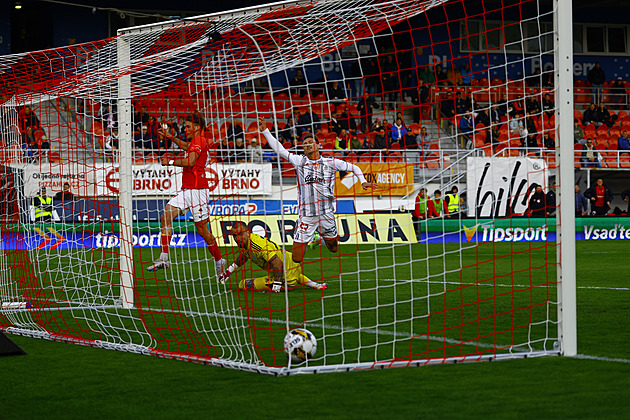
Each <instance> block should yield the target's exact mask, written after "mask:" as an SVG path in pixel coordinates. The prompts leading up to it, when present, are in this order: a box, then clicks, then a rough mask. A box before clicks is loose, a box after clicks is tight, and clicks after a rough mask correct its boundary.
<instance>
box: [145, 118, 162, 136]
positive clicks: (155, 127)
mask: <svg viewBox="0 0 630 420" xmlns="http://www.w3.org/2000/svg"><path fill="white" fill-rule="evenodd" d="M147 128H148V132H149V138H150V139H151V140H157V138H158V132H159V131H160V123H159V122H158V120H157V119H156V118H155V117H154V116H153V115H151V116H150V117H149V124H148V125H147Z"/></svg>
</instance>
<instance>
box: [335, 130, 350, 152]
mask: <svg viewBox="0 0 630 420" xmlns="http://www.w3.org/2000/svg"><path fill="white" fill-rule="evenodd" d="M348 140H350V135H349V134H348V132H347V131H346V129H345V128H342V129H341V131H340V132H339V135H338V136H337V138H336V139H335V149H336V150H346V149H348Z"/></svg>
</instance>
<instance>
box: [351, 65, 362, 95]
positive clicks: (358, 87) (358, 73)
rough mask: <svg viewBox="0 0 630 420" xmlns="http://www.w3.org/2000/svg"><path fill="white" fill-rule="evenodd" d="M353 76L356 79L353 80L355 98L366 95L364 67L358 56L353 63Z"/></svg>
mask: <svg viewBox="0 0 630 420" xmlns="http://www.w3.org/2000/svg"><path fill="white" fill-rule="evenodd" d="M350 71H351V73H350V74H351V76H352V78H353V79H354V80H353V82H352V87H353V90H352V96H353V97H355V98H361V97H363V95H365V86H364V85H363V69H362V68H361V58H357V59H356V60H355V61H354V63H352V69H351V70H350Z"/></svg>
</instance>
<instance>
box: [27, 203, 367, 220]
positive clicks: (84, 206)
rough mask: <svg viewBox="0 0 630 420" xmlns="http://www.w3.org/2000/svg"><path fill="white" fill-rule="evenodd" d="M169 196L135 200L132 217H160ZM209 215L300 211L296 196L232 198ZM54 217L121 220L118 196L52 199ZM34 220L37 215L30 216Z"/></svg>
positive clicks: (341, 206)
mask: <svg viewBox="0 0 630 420" xmlns="http://www.w3.org/2000/svg"><path fill="white" fill-rule="evenodd" d="M169 199H170V197H165V198H161V199H160V198H149V199H137V200H133V213H132V214H133V220H134V221H136V222H150V221H159V220H160V216H161V215H162V212H163V211H164V207H166V203H167V202H168V200H169ZM208 209H209V211H210V215H212V216H231V215H248V214H255V215H272V214H297V211H298V203H297V200H283V201H280V200H247V199H246V198H243V199H241V198H239V197H233V198H232V199H217V200H210V203H209V204H208ZM32 213H33V216H34V214H35V211H34V210H33V212H32ZM337 213H340V214H354V213H355V208H354V201H353V200H337ZM53 219H54V221H55V222H60V221H63V222H66V223H73V222H94V221H102V220H120V215H119V205H118V200H117V199H114V198H109V199H108V198H101V199H98V200H97V199H89V200H88V199H75V200H71V201H54V202H53ZM179 219H187V220H192V214H191V213H190V212H188V213H187V214H185V215H183V216H180V217H179ZM30 221H31V222H34V221H35V219H34V217H33V218H31V219H30Z"/></svg>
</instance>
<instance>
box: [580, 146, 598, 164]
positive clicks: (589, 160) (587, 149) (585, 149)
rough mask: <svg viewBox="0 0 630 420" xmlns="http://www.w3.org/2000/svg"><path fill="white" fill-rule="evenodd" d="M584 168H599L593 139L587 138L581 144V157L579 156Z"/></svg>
mask: <svg viewBox="0 0 630 420" xmlns="http://www.w3.org/2000/svg"><path fill="white" fill-rule="evenodd" d="M580 161H581V162H582V166H583V167H584V168H601V167H602V164H601V162H600V161H599V156H598V152H597V149H595V146H594V145H593V139H587V140H586V144H585V145H584V146H582V157H581V158H580Z"/></svg>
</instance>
